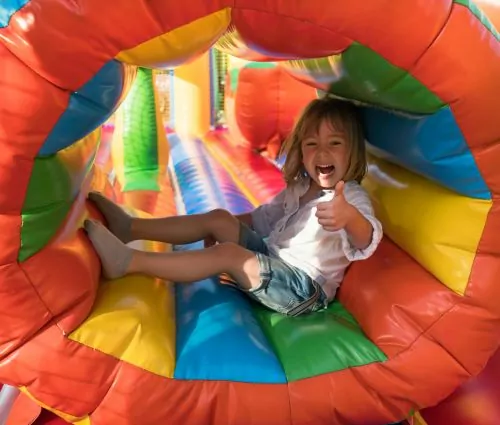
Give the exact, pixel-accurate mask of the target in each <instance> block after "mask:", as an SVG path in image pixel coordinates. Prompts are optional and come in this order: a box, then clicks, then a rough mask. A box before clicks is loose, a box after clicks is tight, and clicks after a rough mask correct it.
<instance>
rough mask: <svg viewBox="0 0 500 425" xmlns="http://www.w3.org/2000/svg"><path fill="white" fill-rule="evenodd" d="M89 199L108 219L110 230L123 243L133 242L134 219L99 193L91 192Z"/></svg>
mask: <svg viewBox="0 0 500 425" xmlns="http://www.w3.org/2000/svg"><path fill="white" fill-rule="evenodd" d="M89 199H90V200H91V201H92V202H93V203H94V205H95V206H96V207H97V209H98V210H99V211H100V212H101V213H102V215H103V216H104V217H105V218H106V221H107V223H108V226H109V230H110V231H111V233H113V234H114V235H115V236H116V237H117V238H118V239H120V240H121V241H122V242H123V243H128V242H130V241H131V240H132V235H131V227H132V217H131V216H130V215H128V214H127V213H126V212H125V211H124V210H123V209H122V208H121V207H120V206H119V205H117V204H115V203H114V202H113V201H111V200H109V199H108V198H106V197H104V196H103V195H101V194H100V193H99V192H90V193H89Z"/></svg>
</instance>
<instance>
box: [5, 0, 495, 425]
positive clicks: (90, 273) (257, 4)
mask: <svg viewBox="0 0 500 425" xmlns="http://www.w3.org/2000/svg"><path fill="white" fill-rule="evenodd" d="M0 41H1V42H0V67H1V68H0V69H1V71H2V72H0V83H1V84H0V87H1V90H2V102H1V103H0V130H1V131H0V145H1V154H0V163H1V167H2V173H0V194H1V195H0V209H1V215H0V220H1V221H0V223H1V227H2V232H1V236H0V248H1V249H0V256H1V259H2V263H1V264H2V267H1V268H0V277H1V278H0V323H1V324H2V328H1V332H0V382H4V383H8V384H11V385H14V386H17V387H20V388H21V390H22V391H23V392H24V394H26V395H28V396H29V397H30V398H32V399H33V400H34V401H35V402H36V403H37V404H38V405H41V406H44V407H46V408H48V409H49V410H52V411H54V412H56V413H57V414H59V415H60V416H62V417H64V418H65V419H66V420H68V421H70V422H74V423H78V424H110V423H113V424H157V423H169V424H183V423H200V424H232V425H234V424H244V425H249V424H258V425H265V424H273V425H275V424H292V423H293V424H297V425H299V424H310V423H314V424H325V425H326V424H329V425H330V424H351V425H352V424H359V425H361V424H363V425H367V424H384V423H388V422H393V421H397V420H400V419H403V418H405V417H407V416H408V415H409V414H411V412H413V411H415V410H416V409H420V408H422V407H425V406H429V405H432V404H435V403H437V402H439V401H440V400H442V399H443V398H444V397H446V396H447V395H448V394H450V393H451V392H452V391H453V390H454V389H455V388H457V386H459V385H460V384H461V383H462V382H464V381H465V380H466V379H468V378H469V377H470V376H472V375H475V374H477V373H479V372H480V371H481V370H482V368H483V367H484V365H485V363H486V361H487V360H488V359H489V358H490V356H491V355H492V353H493V352H494V351H495V350H496V349H497V347H498V341H497V336H498V330H499V320H500V307H499V304H498V301H497V300H498V298H499V296H500V285H498V283H497V276H498V275H499V273H500V259H499V254H500V240H499V239H498V237H497V233H498V230H499V228H500V210H499V207H498V196H499V192H500V173H499V171H498V165H497V164H498V163H500V162H499V159H500V158H499V157H500V143H498V140H499V130H498V125H497V120H496V116H497V108H498V104H499V102H500V100H499V99H500V97H499V94H500V79H499V78H498V76H499V75H500V45H499V36H498V33H497V31H496V30H495V28H494V27H493V26H492V25H491V23H490V21H488V19H487V18H486V17H485V16H484V15H483V13H482V12H481V10H480V9H479V8H478V7H477V6H476V5H475V4H474V3H472V2H471V1H468V0H455V1H450V0H446V1H445V0H442V1H434V2H416V1H409V0H408V1H399V2H396V3H395V2H388V1H383V0H372V1H369V2H367V1H361V0H353V1H351V2H348V3H345V2H343V3H342V4H340V3H339V4H338V5H328V6H326V5H325V3H324V2H322V1H319V0H311V1H308V2H306V1H291V0H283V1H281V0H273V1H271V0H252V1H250V0H232V1H229V0H210V1H207V0H193V1H191V2H189V4H188V3H186V4H185V5H181V4H179V3H178V2H174V1H168V0H162V1H160V0H149V1H145V0H136V1H129V0H120V1H115V2H99V1H97V0H89V1H85V2H82V1H73V2H68V1H64V0H6V1H3V2H2V5H1V6H0ZM214 43H217V44H216V47H217V48H219V49H221V50H223V51H226V52H228V53H231V54H233V55H235V56H239V57H244V58H247V59H251V60H257V61H277V62H279V66H280V67H283V69H285V70H287V71H288V72H289V73H290V74H291V75H293V76H294V77H295V78H297V79H298V80H300V81H304V82H306V83H308V84H310V85H312V86H314V87H316V88H318V89H321V90H325V91H329V92H331V93H332V94H334V95H336V96H340V97H343V98H346V99H350V100H352V101H356V102H357V103H358V104H359V105H360V108H361V109H362V111H363V117H364V120H365V126H366V131H367V139H368V146H369V151H370V155H371V157H370V173H369V176H368V178H367V179H366V182H365V185H366V187H367V189H368V190H369V191H370V193H371V194H372V195H373V197H374V199H375V201H376V207H377V213H378V214H379V216H380V218H381V219H382V221H383V223H384V228H385V233H386V235H387V238H386V239H385V240H384V242H383V244H382V245H381V247H380V249H379V250H378V252H377V254H376V255H375V256H374V257H373V258H371V259H370V260H368V261H365V262H362V263H359V264H354V265H353V266H352V267H351V268H350V270H349V273H348V274H347V276H346V279H345V282H344V284H343V287H342V291H341V293H340V295H339V299H340V302H337V303H334V304H333V305H332V307H331V308H330V309H329V311H328V312H327V313H325V314H324V315H312V316H311V317H308V318H303V319H299V320H290V318H284V317H281V316H277V315H273V314H271V313H269V312H267V311H264V310H261V309H252V308H251V307H249V305H248V304H247V303H246V301H244V300H243V299H242V298H241V297H237V296H235V294H234V293H229V291H223V290H222V289H219V290H218V291H219V292H217V295H218V296H217V297H216V296H213V294H212V295H211V296H207V297H205V298H204V299H203V303H202V304H203V308H204V310H198V311H193V310H192V309H191V310H190V307H189V306H190V302H189V301H193V298H194V296H193V293H190V290H189V289H188V288H185V287H184V288H183V289H177V291H176V292H179V291H181V295H178V296H177V297H174V291H173V287H172V285H170V284H165V285H164V284H163V283H160V282H156V281H155V280H153V279H147V278H145V277H133V279H134V280H126V279H123V280H121V281H115V282H107V283H106V284H105V285H98V283H99V264H98V261H97V257H96V256H95V254H94V252H93V251H92V249H91V246H90V244H89V243H88V241H87V240H86V237H85V235H84V234H83V232H82V230H81V224H82V221H83V219H84V218H85V217H87V216H88V215H89V214H90V215H93V216H96V213H95V211H93V210H92V208H91V206H89V205H86V203H85V196H86V193H87V192H88V190H89V188H90V187H92V186H94V187H95V181H96V179H95V175H96V174H98V169H96V168H95V167H93V166H92V164H93V158H94V156H95V152H96V148H97V145H98V142H99V126H100V125H101V124H102V123H103V122H104V121H105V120H106V119H107V118H108V117H109V116H110V115H111V114H112V113H113V112H114V111H115V110H116V108H117V106H118V105H119V104H120V103H121V102H122V100H123V98H124V97H125V95H126V93H127V92H128V89H129V87H130V85H131V82H132V81H133V79H134V78H135V75H136V73H137V70H136V66H141V67H151V68H155V67H166V66H178V65H180V64H182V63H185V62H188V61H191V60H194V59H195V58H196V57H197V56H199V55H200V54H201V53H203V52H204V51H206V50H207V49H208V48H210V47H211V46H212V45H214ZM202 130H203V128H202V127H200V128H199V131H202ZM170 145H171V149H172V152H171V155H172V161H173V162H174V166H176V164H177V165H179V161H181V160H182V158H183V156H182V149H183V148H182V146H181V145H180V144H179V143H175V141H172V140H171V142H170ZM181 165H182V164H181ZM179 167H180V166H179ZM97 181H98V179H97ZM151 249H156V248H151ZM214 287H215V286H214ZM131 294H133V296H132V295H131ZM205 295H206V294H205ZM209 295H210V294H209ZM219 295H220V296H219ZM197 297H198V298H199V297H200V294H198V295H197ZM221 297H225V298H221ZM221 299H222V300H223V303H221ZM213 306H216V307H217V308H213V309H211V307H213ZM175 309H177V316H175V313H174V311H175ZM348 312H349V313H348ZM111 313H113V315H110V314H111ZM153 313H154V314H153ZM175 317H177V320H176V319H175ZM196 321H198V324H195V323H194V322H196ZM200 324H204V325H205V324H210V327H208V328H207V327H204V328H203V329H204V331H203V332H201V331H200V328H197V329H196V332H194V331H193V332H192V333H191V334H189V331H188V330H186V329H188V328H189V329H191V330H192V329H193V328H194V327H196V326H201V325H200ZM181 331H182V332H183V334H182V335H183V338H184V339H183V340H180V337H179V335H180V333H181ZM190 336H191V337H192V338H191V339H190V340H189V341H188V342H186V338H188V339H189V337H190ZM176 338H177V340H176ZM176 343H177V344H180V343H182V347H183V348H184V349H183V350H179V349H178V347H177V349H176Z"/></svg>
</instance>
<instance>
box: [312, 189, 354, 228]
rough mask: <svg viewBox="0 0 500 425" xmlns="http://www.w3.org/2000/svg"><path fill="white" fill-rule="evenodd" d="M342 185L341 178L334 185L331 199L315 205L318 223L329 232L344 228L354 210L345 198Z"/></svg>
mask: <svg viewBox="0 0 500 425" xmlns="http://www.w3.org/2000/svg"><path fill="white" fill-rule="evenodd" d="M344 185H345V183H344V182H343V181H342V180H341V181H339V182H338V183H337V184H336V185H335V197H334V198H333V199H332V200H331V201H328V202H320V203H319V204H318V205H317V210H316V217H317V218H318V223H319V224H321V226H323V228H324V229H325V230H327V231H329V232H336V231H337V230H340V229H343V228H345V227H346V226H347V225H348V223H349V222H350V221H351V219H352V217H353V215H354V212H355V208H354V207H353V206H352V205H351V204H349V202H347V200H346V199H345V196H344Z"/></svg>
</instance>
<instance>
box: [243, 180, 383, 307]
mask: <svg viewBox="0 0 500 425" xmlns="http://www.w3.org/2000/svg"><path fill="white" fill-rule="evenodd" d="M309 184H310V182H309V180H308V179H304V180H303V181H301V182H298V183H297V184H294V185H292V186H291V187H288V188H285V189H284V190H283V191H281V192H280V193H278V194H277V195H276V196H275V197H274V198H273V199H272V200H271V202H270V203H268V204H264V205H261V206H259V207H257V208H256V209H255V210H254V211H252V213H251V216H252V225H253V228H254V230H255V231H256V232H257V233H258V234H259V235H260V236H261V237H263V238H268V239H267V246H268V248H269V251H270V253H271V254H272V255H275V256H277V257H280V258H281V259H283V260H284V261H286V262H287V263H288V264H290V265H292V266H295V267H297V268H299V269H301V270H303V271H304V272H306V273H307V274H308V275H309V276H310V277H311V278H312V279H314V280H315V281H316V282H318V283H319V284H320V285H321V286H322V288H323V290H324V291H325V293H326V295H327V297H328V299H329V300H330V301H331V300H333V298H334V297H335V293H336V292H337V289H338V287H339V285H340V283H341V282H342V279H343V277H344V273H345V270H346V268H347V266H348V265H349V264H350V263H351V262H352V261H356V260H364V259H366V258H368V257H370V256H371V255H372V254H373V253H374V252H375V249H376V248H377V246H378V244H379V243H380V240H381V239H382V234H383V232H382V225H381V223H380V221H379V220H378V219H377V218H376V217H375V214H374V212H373V207H372V203H371V201H370V198H369V196H368V193H367V192H366V191H365V189H364V188H363V187H362V186H361V185H359V184H358V183H357V182H356V181H349V182H346V184H345V186H344V196H345V198H346V200H347V202H349V203H350V204H351V205H353V206H354V207H356V208H357V209H358V210H359V212H360V213H361V214H363V216H364V217H366V219H367V220H368V221H369V222H370V223H371V224H372V226H373V236H372V241H371V243H370V245H369V246H368V247H367V248H366V249H363V250H360V249H357V248H356V247H354V246H353V245H352V244H351V242H350V241H349V238H348V236H347V233H346V231H345V230H343V229H342V230H339V231H336V232H330V231H327V230H325V229H323V227H322V226H321V225H320V224H319V223H318V218H317V217H316V205H317V204H318V203H320V202H326V201H330V200H331V199H333V196H334V191H333V190H332V191H322V192H320V193H319V195H318V197H317V198H316V199H313V200H312V201H310V202H307V203H306V204H304V205H301V204H300V198H301V197H302V196H303V195H304V194H305V193H306V192H307V190H308V189H309Z"/></svg>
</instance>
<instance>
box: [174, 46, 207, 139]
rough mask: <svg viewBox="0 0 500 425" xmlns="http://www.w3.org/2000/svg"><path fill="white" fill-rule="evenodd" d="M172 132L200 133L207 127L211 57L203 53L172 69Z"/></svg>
mask: <svg viewBox="0 0 500 425" xmlns="http://www.w3.org/2000/svg"><path fill="white" fill-rule="evenodd" d="M171 90H173V91H174V96H175V100H174V105H173V110H174V116H175V131H176V133H177V134H179V135H181V136H187V135H194V136H200V137H201V136H203V135H205V134H206V133H207V132H208V131H209V130H210V107H211V105H210V90H211V87H210V58H209V54H208V53H204V54H203V55H201V56H200V57H198V58H196V59H195V60H194V61H192V62H190V63H188V64H184V65H182V66H179V67H178V68H176V69H175V70H174V84H173V87H171Z"/></svg>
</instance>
